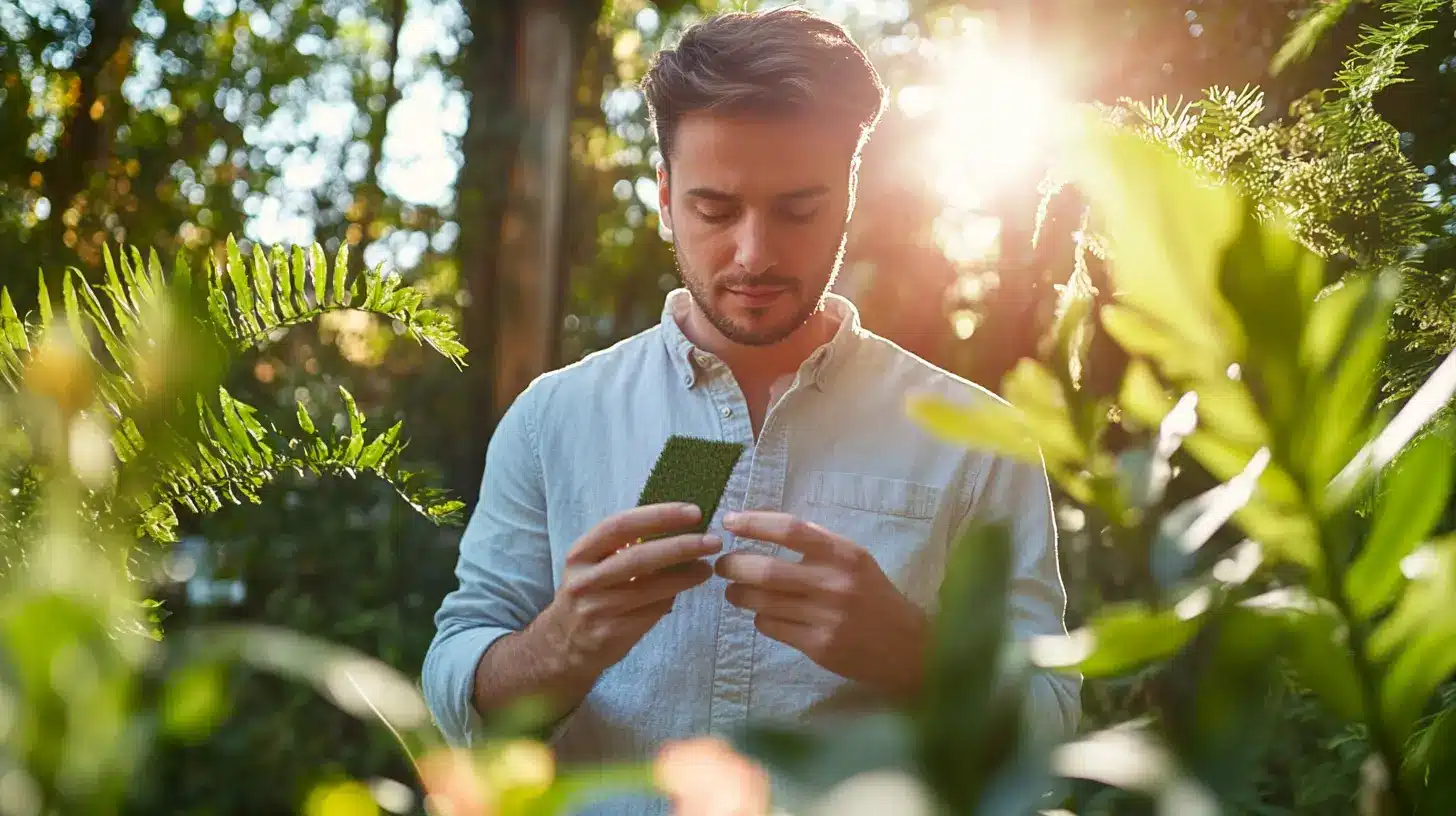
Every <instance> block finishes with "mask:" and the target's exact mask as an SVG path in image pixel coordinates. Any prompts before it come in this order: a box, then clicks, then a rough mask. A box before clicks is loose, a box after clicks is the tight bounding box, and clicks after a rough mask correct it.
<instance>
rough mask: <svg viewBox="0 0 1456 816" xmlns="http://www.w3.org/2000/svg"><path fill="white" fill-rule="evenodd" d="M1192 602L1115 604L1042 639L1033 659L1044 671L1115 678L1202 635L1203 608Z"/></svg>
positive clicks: (1170, 652)
mask: <svg viewBox="0 0 1456 816" xmlns="http://www.w3.org/2000/svg"><path fill="white" fill-rule="evenodd" d="M1190 597H1191V598H1193V599H1194V600H1193V601H1191V602H1189V603H1187V604H1180V606H1179V607H1175V608H1173V609H1164V610H1159V611H1151V610H1149V609H1148V608H1147V607H1145V606H1143V605H1142V604H1133V603H1125V604H1113V605H1109V606H1107V607H1105V608H1104V609H1102V610H1101V611H1099V612H1098V613H1097V614H1096V615H1094V616H1093V618H1092V620H1091V621H1090V622H1089V623H1088V624H1087V625H1086V626H1084V627H1082V628H1081V629H1078V630H1076V631H1074V632H1072V633H1070V634H1068V635H1066V636H1060V635H1054V636H1049V637H1044V638H1040V639H1038V640H1037V641H1036V642H1035V643H1034V645H1033V649H1032V660H1033V662H1035V663H1036V665H1038V666H1040V667H1042V668H1044V669H1074V670H1076V671H1079V672H1081V673H1082V674H1083V675H1084V676H1086V677H1117V676H1120V675H1125V674H1129V673H1131V672H1133V671H1136V670H1138V669H1141V668H1144V667H1146V666H1148V665H1150V664H1152V663H1155V662H1158V661H1161V660H1166V659H1168V658H1170V657H1172V656H1173V655H1175V654H1177V653H1178V652H1179V651H1180V650H1181V649H1182V648H1183V647H1184V646H1185V645H1186V644H1187V643H1188V641H1189V640H1190V639H1192V637H1193V636H1194V635H1195V634H1197V633H1198V629H1199V625H1200V621H1199V617H1200V616H1201V615H1202V614H1203V612H1204V608H1205V607H1204V606H1201V605H1200V604H1199V603H1198V597H1199V596H1190Z"/></svg>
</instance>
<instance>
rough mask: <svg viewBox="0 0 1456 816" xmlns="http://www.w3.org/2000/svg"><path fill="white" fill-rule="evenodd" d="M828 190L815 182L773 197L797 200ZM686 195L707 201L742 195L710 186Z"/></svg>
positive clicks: (737, 197)
mask: <svg viewBox="0 0 1456 816" xmlns="http://www.w3.org/2000/svg"><path fill="white" fill-rule="evenodd" d="M828 192H829V188H828V187H826V186H824V185H823V184H816V185H814V186H813V187H802V188H800V189H798V190H790V191H789V192H787V193H779V194H778V195H777V196H774V197H775V198H777V199H780V200H784V199H789V200H794V201H798V200H802V199H805V198H814V197H816V196H822V195H825V194H826V193H828ZM687 195H689V196H691V197H693V198H704V199H707V200H709V201H729V202H733V201H738V200H740V199H741V198H742V196H736V195H733V194H732V193H725V192H723V191H722V190H714V189H712V188H711V187H694V188H692V189H691V190H688V192H687Z"/></svg>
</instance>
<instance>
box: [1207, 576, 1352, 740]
mask: <svg viewBox="0 0 1456 816" xmlns="http://www.w3.org/2000/svg"><path fill="white" fill-rule="evenodd" d="M1230 614H1231V615H1233V616H1234V617H1237V618H1241V619H1242V625H1247V626H1260V625H1262V626H1267V627H1269V629H1270V634H1271V636H1273V637H1277V638H1278V639H1279V647H1278V652H1279V653H1280V654H1281V655H1283V656H1284V657H1285V659H1287V660H1288V661H1289V663H1290V665H1291V666H1292V667H1293V669H1294V672H1295V674H1296V676H1297V677H1298V678H1299V681H1300V682H1301V683H1302V684H1303V685H1304V686H1305V687H1306V688H1308V689H1309V690H1310V691H1313V692H1314V693H1315V695H1316V696H1318V697H1319V698H1320V700H1321V701H1322V702H1324V704H1325V705H1326V706H1328V707H1329V709H1330V711H1331V712H1332V713H1334V714H1335V715H1336V716H1338V717H1340V718H1341V719H1343V720H1345V721H1347V722H1364V721H1365V719H1366V718H1365V706H1364V703H1363V702H1362V698H1361V695H1360V680H1359V678H1358V677H1357V676H1356V674H1355V664H1354V662H1353V661H1352V659H1351V657H1350V645H1349V641H1348V633H1347V628H1346V625H1345V622H1344V620H1343V618H1342V617H1341V616H1340V614H1339V612H1338V610H1336V609H1334V608H1333V607H1332V606H1331V605H1330V604H1329V603H1328V602H1325V601H1322V600H1317V599H1315V598H1313V597H1311V596H1309V595H1308V594H1306V593H1304V592H1302V591H1298V590H1274V591H1271V592H1267V593H1264V594H1263V595H1259V596H1256V597H1254V598H1250V599H1248V600H1246V601H1242V602H1241V603H1239V604H1238V606H1237V607H1236V608H1235V609H1234V610H1232V611H1231V612H1230Z"/></svg>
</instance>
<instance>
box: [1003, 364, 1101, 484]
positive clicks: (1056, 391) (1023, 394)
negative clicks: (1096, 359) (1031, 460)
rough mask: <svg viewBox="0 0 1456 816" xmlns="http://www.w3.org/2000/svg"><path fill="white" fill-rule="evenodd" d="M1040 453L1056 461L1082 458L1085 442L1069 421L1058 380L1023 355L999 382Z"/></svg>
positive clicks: (1085, 449)
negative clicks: (1002, 381)
mask: <svg viewBox="0 0 1456 816" xmlns="http://www.w3.org/2000/svg"><path fill="white" fill-rule="evenodd" d="M1002 385H1003V388H1002V390H1003V392H1004V393H1005V395H1006V400H1007V401H1008V402H1010V403H1011V405H1012V406H1013V407H1014V408H1015V409H1016V410H1017V411H1018V412H1020V413H1021V416H1022V422H1023V424H1024V425H1025V426H1026V428H1027V429H1028V430H1029V431H1030V432H1031V435H1032V438H1033V439H1035V440H1036V442H1037V443H1038V445H1039V446H1040V448H1041V451H1042V453H1043V454H1044V455H1045V456H1046V457H1047V459H1048V460H1049V461H1050V462H1054V463H1056V464H1057V465H1070V464H1077V463H1081V462H1084V461H1086V459H1087V455H1088V454H1087V446H1086V444H1085V443H1084V442H1083V441H1082V440H1081V439H1080V438H1079V437H1078V436H1077V431H1076V428H1075V427H1074V426H1073V424H1072V417H1071V415H1070V413H1069V410H1068V407H1067V401H1066V395H1065V394H1064V393H1063V391H1062V384H1061V382H1060V381H1058V380H1057V378H1056V377H1054V376H1053V375H1052V373H1051V372H1049V371H1047V370H1046V368H1045V367H1044V366H1042V365H1041V363H1038V362H1036V361H1035V360H1029V359H1023V360H1021V361H1020V362H1018V363H1017V364H1016V367H1015V368H1013V369H1012V370H1011V373H1010V374H1008V375H1006V380H1005V382H1004V383H1003V384H1002Z"/></svg>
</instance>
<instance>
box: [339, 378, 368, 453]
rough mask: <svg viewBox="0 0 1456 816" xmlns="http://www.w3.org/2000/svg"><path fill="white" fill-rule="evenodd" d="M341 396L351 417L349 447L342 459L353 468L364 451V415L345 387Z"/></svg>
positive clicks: (341, 387)
mask: <svg viewBox="0 0 1456 816" xmlns="http://www.w3.org/2000/svg"><path fill="white" fill-rule="evenodd" d="M339 396H340V397H341V398H343V400H344V410H345V411H346V412H348V416H349V446H348V448H347V449H345V451H344V454H343V455H342V456H341V457H340V459H341V460H342V461H343V463H344V464H345V465H349V466H353V465H354V464H355V463H357V462H358V461H359V453H360V452H361V451H363V450H364V415H363V414H361V413H359V406H358V405H357V404H355V402H354V395H353V394H350V393H349V392H348V390H347V389H345V388H344V387H343V386H340V387H339Z"/></svg>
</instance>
